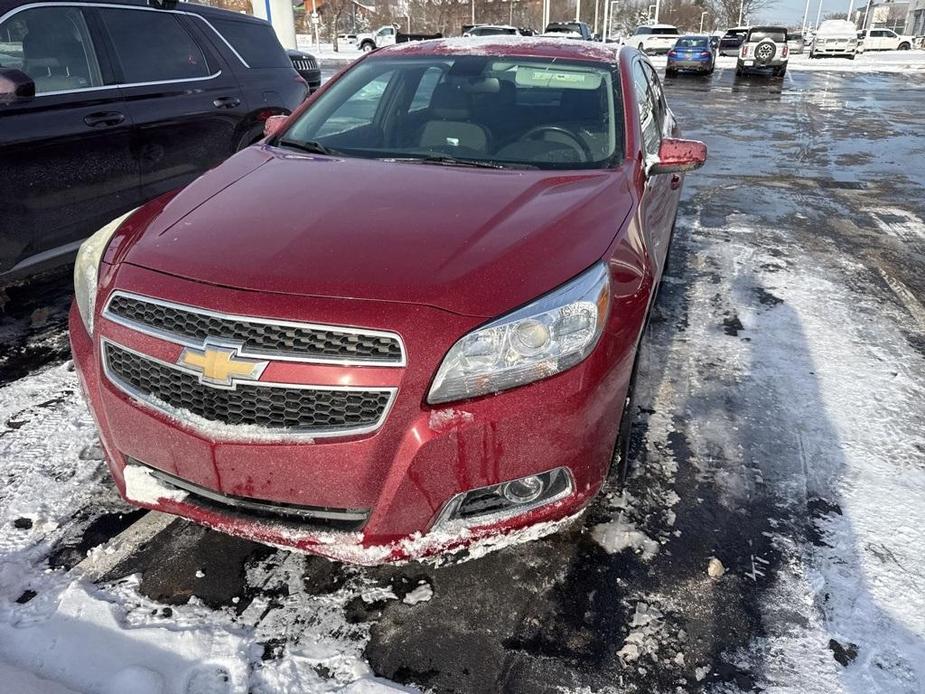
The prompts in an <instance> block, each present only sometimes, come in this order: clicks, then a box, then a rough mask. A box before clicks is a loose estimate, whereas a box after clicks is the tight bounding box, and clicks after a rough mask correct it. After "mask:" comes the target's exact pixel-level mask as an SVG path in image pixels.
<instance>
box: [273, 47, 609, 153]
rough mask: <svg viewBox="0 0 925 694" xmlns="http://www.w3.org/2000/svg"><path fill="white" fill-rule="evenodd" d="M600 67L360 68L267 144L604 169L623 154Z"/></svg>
mask: <svg viewBox="0 0 925 694" xmlns="http://www.w3.org/2000/svg"><path fill="white" fill-rule="evenodd" d="M621 103H622V102H621V100H620V97H619V95H617V94H615V88H614V81H613V79H612V76H611V71H610V67H609V66H604V65H598V64H593V63H582V62H560V61H558V60H537V59H521V58H498V57H487V56H471V55H467V56H432V57H396V58H387V57H382V58H377V59H371V60H365V61H363V62H361V63H359V64H358V65H357V66H356V67H354V68H353V69H351V70H350V71H349V72H347V73H346V74H345V75H344V76H343V77H342V78H340V79H339V80H337V82H335V83H334V84H333V85H331V88H330V89H329V90H328V91H326V92H324V93H322V94H320V95H319V96H318V97H317V99H316V101H315V102H314V103H313V104H312V105H311V107H310V108H309V109H308V110H307V111H306V112H305V113H304V114H302V116H301V117H300V118H299V119H298V120H297V121H296V123H295V124H294V125H293V126H292V127H291V128H289V129H288V130H287V131H286V132H285V133H284V134H283V135H282V136H281V137H280V139H279V140H277V141H276V142H275V144H277V145H279V146H283V147H292V148H297V149H307V150H309V151H314V152H320V153H321V154H334V155H338V156H346V157H361V158H366V159H401V160H404V161H418V162H423V163H434V164H444V165H484V166H490V167H492V168H539V169H576V168H603V167H606V166H609V165H610V164H611V162H612V161H613V160H614V158H615V157H616V156H617V155H618V154H621V153H622V145H623V136H622V129H621V127H620V125H621V124H622V122H623V115H622V112H621V109H620V104H621Z"/></svg>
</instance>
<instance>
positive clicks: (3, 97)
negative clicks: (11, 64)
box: [0, 68, 35, 104]
mask: <svg viewBox="0 0 925 694" xmlns="http://www.w3.org/2000/svg"><path fill="white" fill-rule="evenodd" d="M34 96H35V82H33V81H32V78H31V77H29V75H27V74H26V73H25V72H23V71H22V70H14V69H13V68H0V104H11V103H13V102H14V101H20V100H25V99H31V98H32V97H34Z"/></svg>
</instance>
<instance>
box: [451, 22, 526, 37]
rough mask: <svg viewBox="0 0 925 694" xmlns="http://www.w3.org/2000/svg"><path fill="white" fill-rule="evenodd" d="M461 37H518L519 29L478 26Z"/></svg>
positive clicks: (500, 25) (493, 25)
mask: <svg viewBox="0 0 925 694" xmlns="http://www.w3.org/2000/svg"><path fill="white" fill-rule="evenodd" d="M463 36H520V29H518V28H517V27H512V26H507V25H504V24H479V25H477V26H473V27H470V28H469V29H467V30H466V31H465V32H464V33H463Z"/></svg>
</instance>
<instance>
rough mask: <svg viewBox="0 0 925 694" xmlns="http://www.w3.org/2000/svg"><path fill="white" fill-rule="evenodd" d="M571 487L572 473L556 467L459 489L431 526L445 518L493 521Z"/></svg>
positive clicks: (559, 497)
mask: <svg viewBox="0 0 925 694" xmlns="http://www.w3.org/2000/svg"><path fill="white" fill-rule="evenodd" d="M574 491H575V483H574V481H573V480H572V473H571V472H570V471H569V469H568V468H564V467H558V468H556V469H555V470H550V471H549V472H542V473H540V474H538V475H528V476H527V477H521V478H519V479H516V480H509V481H507V482H502V483H500V484H493V485H491V486H488V487H479V488H478V489H472V490H469V491H467V492H461V493H459V494H457V495H456V496H454V497H453V498H452V499H450V500H449V501H448V502H447V503H446V505H445V506H444V507H443V510H442V511H441V512H440V515H439V516H438V517H437V520H436V521H435V522H434V526H435V527H436V526H438V525H440V524H441V523H445V522H448V521H457V522H462V523H464V524H465V525H484V524H486V523H493V522H497V521H499V520H503V519H505V518H510V517H511V516H516V515H519V514H522V513H527V512H528V511H532V510H533V509H535V508H539V507H540V506H545V505H546V504H552V503H555V502H556V501H560V500H562V499H565V498H566V497H568V496H571V494H572V493H573V492H574Z"/></svg>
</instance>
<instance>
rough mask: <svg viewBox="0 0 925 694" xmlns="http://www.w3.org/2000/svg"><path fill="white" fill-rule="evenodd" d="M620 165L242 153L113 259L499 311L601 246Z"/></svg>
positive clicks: (613, 209) (246, 283) (252, 285)
mask: <svg viewBox="0 0 925 694" xmlns="http://www.w3.org/2000/svg"><path fill="white" fill-rule="evenodd" d="M632 205H633V196H632V195H631V193H630V188H629V183H628V181H627V177H626V176H625V175H624V174H623V172H622V171H621V170H619V169H617V170H606V171H602V170H595V171H586V172H552V171H533V170H530V171H521V170H497V171H495V170H489V169H468V168H461V167H449V166H440V165H429V164H413V163H411V164H409V163H397V162H383V161H376V160H365V159H350V158H331V157H319V156H312V155H303V154H301V153H295V152H291V151H289V150H282V149H275V148H271V147H267V146H260V147H251V148H248V149H246V150H244V151H243V152H241V153H239V154H237V155H235V156H234V157H232V158H231V159H230V160H228V161H227V162H225V163H224V164H223V165H221V166H219V167H218V168H217V169H214V170H213V171H211V172H209V173H207V174H206V175H204V176H203V177H201V178H200V179H198V180H197V181H195V182H194V183H193V184H191V185H190V186H188V187H187V188H186V189H184V190H183V191H182V192H181V193H180V194H179V195H177V196H176V197H174V198H173V199H172V200H171V201H170V202H169V203H168V204H167V205H166V206H164V208H163V209H162V210H161V211H160V212H159V213H158V214H156V215H155V216H153V217H152V219H151V221H150V222H149V223H148V225H147V227H146V228H145V229H144V230H143V231H142V232H141V233H140V234H138V236H136V237H135V239H134V242H133V243H132V244H131V245H130V246H129V247H128V248H127V250H126V252H125V253H124V254H123V255H122V258H121V260H122V262H127V263H130V264H133V265H137V266H140V267H144V268H148V269H151V270H156V271H160V272H164V273H169V274H171V275H175V276H178V277H184V278H187V279H192V280H197V281H201V282H206V283H209V284H215V285H221V286H228V287H234V288H237V289H247V290H254V291H262V292H277V293H282V294H299V295H307V296H324V297H339V298H356V299H368V300H378V301H398V302H407V303H416V304H426V305H431V306H435V307H438V308H442V309H445V310H448V311H452V312H454V313H459V314H465V315H472V316H484V317H489V316H496V315H499V314H501V313H503V312H504V311H507V310H509V309H511V308H514V307H516V306H518V305H520V304H523V303H525V302H527V301H529V300H531V299H533V298H535V297H536V296H539V295H541V294H543V293H544V292H547V291H549V290H550V289H553V288H554V287H556V286H558V285H559V284H561V283H563V282H565V281H566V280H568V279H570V278H571V277H573V276H575V275H576V274H578V273H579V272H581V271H582V270H584V269H585V268H587V267H589V266H590V265H592V264H593V263H594V262H595V261H597V260H598V259H600V258H601V257H602V256H603V255H604V253H605V252H606V251H607V249H608V247H609V245H610V244H611V242H612V241H613V239H614V237H615V235H616V234H617V232H618V231H619V229H620V227H621V225H622V223H623V221H624V220H625V219H626V217H627V215H628V214H629V212H630V210H631V209H632Z"/></svg>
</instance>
